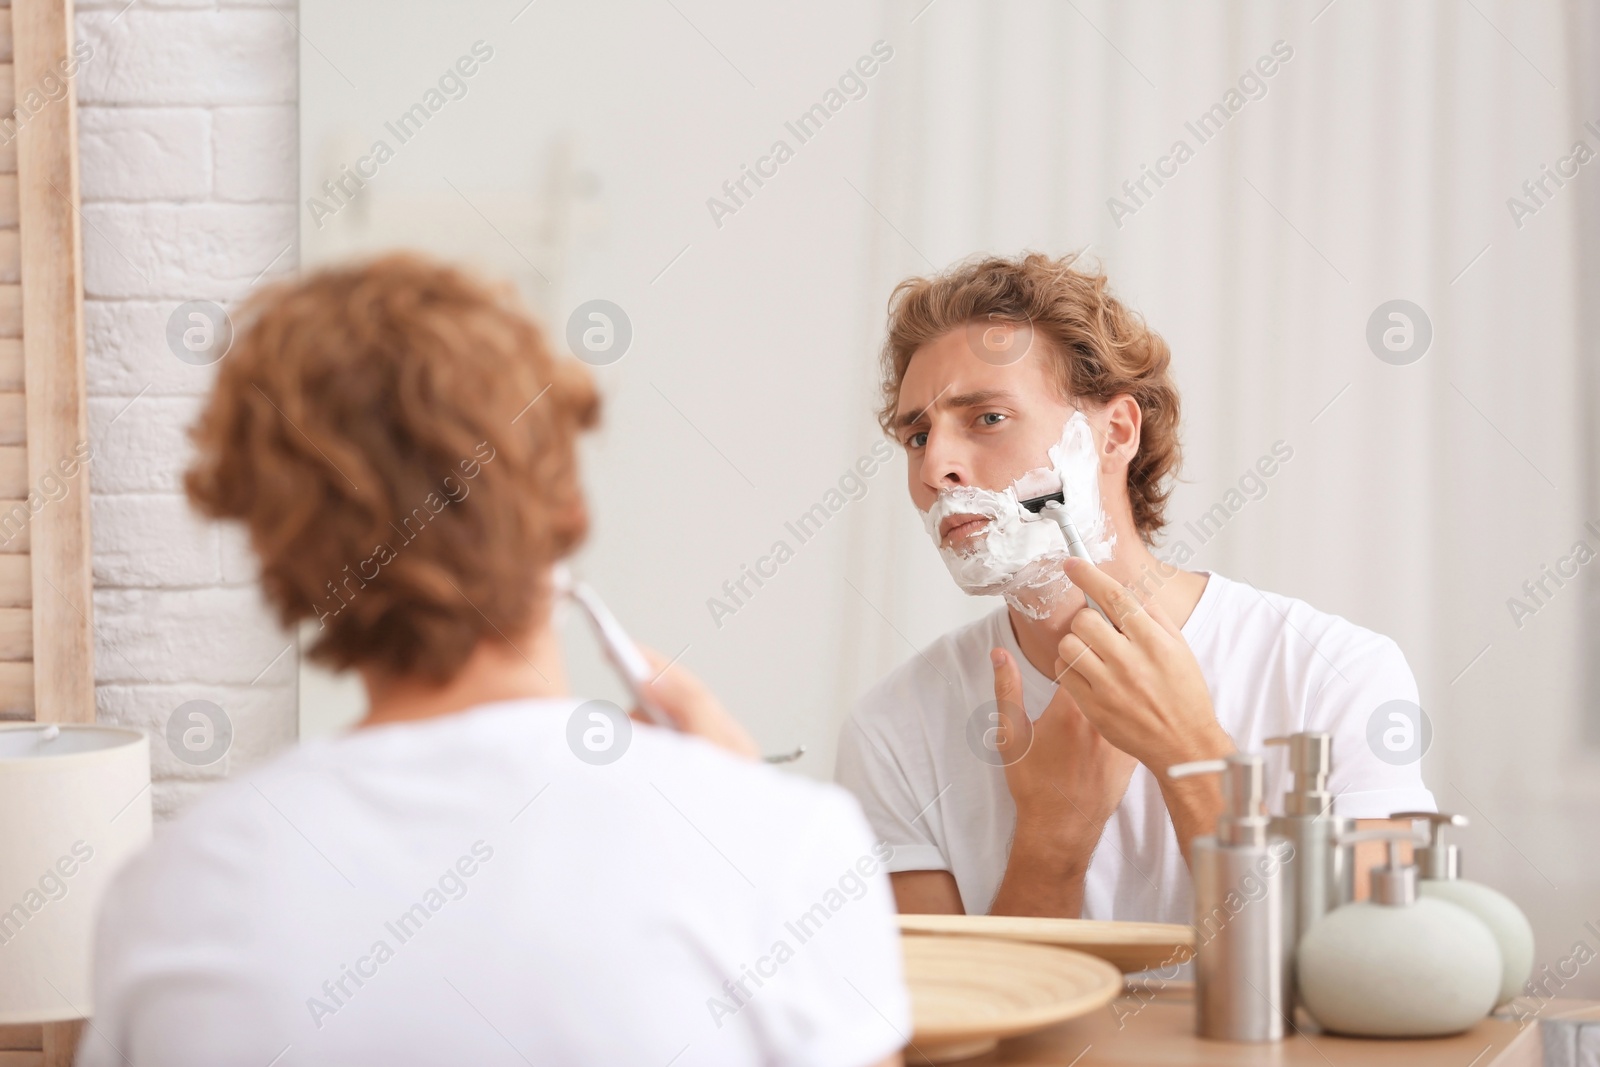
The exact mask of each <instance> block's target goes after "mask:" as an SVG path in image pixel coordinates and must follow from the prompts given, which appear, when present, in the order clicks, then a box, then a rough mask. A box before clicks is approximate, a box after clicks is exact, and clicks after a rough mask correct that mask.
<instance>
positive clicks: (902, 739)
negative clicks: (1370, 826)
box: [838, 255, 1434, 923]
mask: <svg viewBox="0 0 1600 1067" xmlns="http://www.w3.org/2000/svg"><path fill="white" fill-rule="evenodd" d="M1169 362H1170V354H1169V352H1168V349H1167V346H1166V343H1165V342H1164V341H1162V339H1161V338H1160V337H1159V336H1158V335H1157V334H1155V333H1154V332H1153V331H1151V330H1150V329H1149V328H1148V327H1147V326H1146V325H1145V324H1144V322H1143V321H1142V320H1141V319H1140V318H1139V317H1138V316H1137V315H1136V314H1134V313H1133V312H1131V311H1130V310H1129V309H1128V308H1126V307H1124V306H1123V305H1122V304H1121V303H1119V302H1118V301H1117V300H1116V299H1115V298H1114V297H1113V296H1111V294H1110V292H1109V291H1108V288H1107V283H1106V279H1105V277H1104V276H1103V275H1100V274H1091V273H1086V272H1084V271H1082V270H1080V269H1078V268H1077V267H1076V266H1075V264H1074V263H1073V261H1072V257H1068V258H1066V259H1062V260H1053V259H1050V258H1048V257H1045V256H1041V255H1030V256H1027V257H1025V258H1021V259H995V258H990V259H983V260H981V261H977V262H973V263H969V264H967V265H964V266H960V267H957V268H956V269H954V270H952V271H949V272H948V273H945V274H942V275H939V276H936V277H933V278H916V279H911V280H909V281H907V282H904V283H902V284H901V285H900V286H899V287H898V288H897V289H896V291H895V294H894V297H893V298H892V300H891V304H890V321H889V335H888V339H887V342H886V343H885V346H884V353H883V369H884V383H883V387H884V402H883V406H882V408H881V410H880V412H879V418H880V422H881V424H882V425H883V427H884V429H885V431H886V432H887V433H889V434H891V435H892V436H894V437H895V438H896V439H897V440H898V441H899V442H900V443H901V445H902V446H903V447H904V448H905V452H906V458H907V472H908V480H909V487H910V491H911V499H912V502H913V503H914V504H915V505H916V506H917V508H918V510H919V511H921V512H922V513H923V517H924V522H925V523H926V525H927V526H928V528H929V532H930V534H931V535H932V536H933V538H934V540H935V543H936V544H937V545H938V547H939V550H940V554H941V555H942V556H943V557H944V559H945V562H946V564H947V565H948V566H949V567H950V570H951V573H952V575H953V576H954V577H955V578H956V580H957V582H958V584H960V585H961V586H962V588H963V589H965V590H966V591H968V592H970V593H987V594H994V593H998V594H1001V595H1003V596H1004V597H1005V598H1006V605H1005V606H1004V607H1001V608H999V609H997V610H996V611H995V612H993V613H992V614H990V615H989V616H988V617H986V618H984V619H981V620H979V621H978V622H976V623H973V624H972V625H969V626H966V627H963V628H962V629H959V630H956V631H954V632H952V633H949V634H946V635H945V636H944V637H942V638H940V639H939V640H938V641H936V642H934V643H933V645H932V646H930V647H929V648H928V649H926V650H925V651H924V652H923V653H921V654H919V655H918V656H916V657H915V658H913V659H911V660H910V661H908V662H907V663H905V664H904V665H902V666H901V667H900V668H898V669H897V670H896V671H894V673H892V674H891V675H889V677H888V678H886V679H884V681H883V682H881V683H880V684H879V685H878V686H877V687H875V688H874V689H873V690H872V691H871V692H869V693H868V694H867V695H866V697H865V698H864V699H863V700H862V702H861V704H860V706H859V707H858V709H857V710H856V713H855V715H854V716H853V717H852V718H851V719H850V720H849V721H848V722H847V723H846V725H845V727H844V731H843V734H842V737H841V740H840V750H839V763H838V779H839V781H840V782H841V783H843V784H844V785H846V786H848V787H849V788H850V789H851V790H852V791H853V792H855V794H856V795H857V797H858V798H859V799H860V800H861V803H862V806H863V808H864V809H865V811H866V813H867V817H868V820H869V822H870V823H871V824H872V826H873V830H874V833H875V834H876V835H877V836H879V837H881V838H883V839H884V840H886V841H888V843H889V844H890V845H892V846H893V848H894V859H893V861H892V863H891V865H890V870H891V880H892V883H893V886H894V892H895V898H896V902H897V904H898V906H899V909H900V910H901V911H903V912H933V913H960V912H966V913H969V914H983V913H990V914H1007V915H1047V916H1069V917H1073V916H1076V917H1083V918H1091V919H1130V920H1150V921H1161V922H1179V923H1187V922H1189V921H1190V919H1191V906H1192V905H1191V900H1192V892H1191V883H1190V880H1189V872H1188V869H1187V866H1186V863H1187V859H1188V853H1189V845H1190V842H1191V841H1192V840H1193V839H1194V837H1195V836H1196V835H1204V834H1209V833H1211V832H1212V831H1213V829H1214V827H1215V824H1216V818H1217V814H1218V812H1219V811H1220V809H1221V804H1222V800H1221V792H1220V785H1219V783H1218V781H1217V780H1216V778H1215V777H1214V776H1201V777H1195V778H1186V779H1183V780H1174V779H1172V778H1169V777H1168V776H1167V775H1166V773H1165V771H1166V769H1167V768H1169V767H1171V766H1173V765H1175V764H1178V763H1183V762H1187V761H1190V760H1200V759H1210V758H1215V757H1220V756H1223V755H1226V754H1227V753H1229V752H1232V751H1235V750H1242V751H1250V752H1262V751H1266V750H1264V748H1263V742H1264V741H1265V740H1266V738H1268V737H1271V736H1274V735H1281V734H1288V733H1293V732H1296V731H1300V730H1320V731H1326V732H1328V733H1330V734H1332V735H1333V753H1334V767H1333V773H1332V776H1331V778H1330V782H1329V789H1330V791H1332V792H1333V793H1335V794H1336V795H1337V801H1336V805H1335V810H1336V813H1337V814H1339V815H1343V816H1349V817H1353V818H1356V819H1358V820H1373V819H1382V818H1384V817H1386V816H1387V815H1389V814H1390V813H1391V812H1394V811H1400V810H1405V809H1413V810H1433V808H1434V804H1433V797H1432V795H1431V794H1430V793H1429V792H1428V790H1427V789H1426V788H1425V787H1424V786H1423V784H1422V780H1421V776H1420V771H1419V769H1418V767H1417V766H1416V764H1415V763H1414V762H1413V763H1411V764H1409V765H1401V766H1396V765H1393V764H1391V763H1389V762H1386V761H1384V760H1382V759H1379V758H1378V756H1377V755H1376V754H1375V753H1374V751H1373V750H1372V749H1371V748H1370V747H1369V745H1368V743H1367V724H1368V721H1369V719H1370V718H1371V716H1372V715H1373V713H1374V712H1375V711H1376V710H1377V709H1378V708H1379V707H1380V706H1382V705H1384V704H1385V703H1386V702H1389V701H1393V700H1403V701H1409V702H1411V703H1412V704H1413V705H1414V704H1415V701H1416V699H1417V688H1416V682H1415V680H1414V679H1413V678H1412V675H1411V671H1410V669H1409V668H1408V667H1407V665H1406V662H1405V658H1404V656H1403V655H1402V654H1401V652H1400V650H1399V648H1398V646H1396V645H1395V643H1394V642H1393V641H1391V640H1389V639H1388V638H1386V637H1383V636H1381V635H1379V634H1375V633H1373V632H1371V631H1369V630H1365V629H1362V628H1361V627H1359V626H1356V625H1354V624H1352V623H1350V622H1347V621H1346V620H1344V619H1341V618H1338V617H1337V616H1332V615H1327V614H1324V613H1321V612H1318V611H1316V610H1315V609H1313V608H1311V607H1310V606H1309V605H1307V604H1305V603H1303V602H1301V601H1298V600H1293V599H1290V598H1288V597H1282V596H1277V595H1274V594H1271V593H1264V592H1261V591H1259V590H1256V589H1254V588H1253V587H1251V586H1248V585H1245V584H1243V583H1240V582H1235V581H1231V580H1229V579H1227V578H1224V577H1223V576H1221V575H1218V574H1207V573H1205V572H1195V573H1191V572H1188V571H1184V570H1181V569H1179V567H1177V566H1173V565H1171V564H1169V563H1166V562H1163V561H1161V560H1159V559H1157V558H1156V557H1155V555H1154V554H1152V552H1151V546H1152V544H1154V542H1155V540H1156V537H1157V535H1158V534H1159V533H1160V531H1161V529H1162V528H1163V526H1164V525H1165V522H1166V515H1165V507H1166V503H1167V496H1168V492H1169V488H1168V481H1169V478H1170V477H1171V476H1172V475H1173V474H1174V473H1175V472H1176V469H1177V466H1178V462H1179V454H1180V452H1179V445H1178V439H1177V427H1178V416H1179V400H1178V395H1177V391H1176V389H1175V388H1174V385H1173V382H1172V379H1171V376H1170V373H1169ZM1280 448H1281V446H1280ZM1288 455H1292V452H1289V453H1287V454H1285V453H1284V452H1281V451H1280V453H1279V454H1278V455H1277V457H1276V458H1275V459H1271V460H1269V462H1273V463H1276V462H1278V461H1281V460H1282V459H1286V458H1287V457H1288ZM1052 491H1060V492H1061V494H1062V497H1063V501H1062V503H1063V506H1064V510H1065V512H1066V514H1067V516H1068V517H1069V518H1070V519H1071V520H1072V521H1073V523H1074V525H1075V527H1076V529H1077V531H1078V533H1079V534H1080V535H1081V537H1082V540H1083V542H1084V546H1085V548H1086V549H1087V550H1088V552H1089V554H1090V555H1092V557H1093V559H1094V561H1095V563H1096V564H1098V566H1096V565H1092V564H1089V563H1085V562H1081V561H1079V560H1077V559H1071V558H1069V557H1068V555H1067V548H1066V540H1065V538H1064V535H1063V533H1062V532H1061V530H1060V528H1059V527H1058V526H1057V524H1056V523H1055V522H1053V521H1051V519H1050V518H1048V517H1046V516H1047V515H1048V512H1046V513H1044V514H1038V515H1036V514H1034V513H1033V512H1032V511H1031V510H1028V509H1025V508H1022V507H1021V506H1020V502H1021V501H1022V500H1025V499H1032V498H1036V497H1038V496H1044V495H1047V494H1049V493H1050V492H1052ZM1086 594H1087V597H1088V598H1089V599H1090V600H1092V601H1094V603H1095V604H1096V605H1097V607H1098V609H1100V610H1093V609H1091V610H1084V609H1085V607H1086V603H1085V595H1086ZM1100 611H1104V613H1105V614H1104V615H1103V616H1102V614H1100ZM1024 711H1025V712H1026V714H1023V712H1024ZM985 741H989V742H992V743H985ZM1287 780H1288V779H1287V775H1286V772H1285V769H1284V767H1283V762H1282V759H1281V757H1273V758H1272V759H1269V762H1268V776H1267V782H1268V799H1269V803H1270V804H1272V805H1273V806H1276V804H1277V803H1278V796H1279V794H1281V792H1282V790H1283V789H1284V787H1285V784H1286V782H1287ZM1361 865H1362V861H1361V860H1358V867H1359V866H1361ZM1358 888H1362V887H1358Z"/></svg>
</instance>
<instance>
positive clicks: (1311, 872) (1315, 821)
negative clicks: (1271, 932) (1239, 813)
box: [1266, 733, 1355, 948]
mask: <svg viewBox="0 0 1600 1067" xmlns="http://www.w3.org/2000/svg"><path fill="white" fill-rule="evenodd" d="M1266 743H1267V744H1269V745H1284V746H1286V747H1287V748H1288V750H1289V770H1290V771H1291V772H1292V773H1293V774H1294V783H1293V785H1292V786H1291V787H1290V788H1289V789H1287V790H1285V791H1284V794H1283V814H1282V815H1278V816H1274V817H1273V819H1272V822H1271V823H1270V824H1269V826H1268V832H1269V833H1273V834H1277V835H1278V836H1280V837H1283V838H1286V839H1288V841H1289V843H1290V844H1291V845H1293V846H1294V853H1293V855H1292V856H1290V858H1289V860H1288V870H1289V897H1288V899H1287V900H1286V901H1285V902H1284V907H1285V908H1286V909H1287V910H1288V912H1289V938H1290V946H1291V948H1292V947H1293V946H1294V945H1297V944H1299V943H1300V939H1301V938H1302V937H1304V936H1305V934H1306V931H1307V930H1309V929H1311V924H1312V923H1314V922H1316V921H1317V920H1318V919H1320V918H1322V916H1323V915H1324V914H1325V913H1326V912H1329V911H1332V910H1333V909H1334V908H1337V907H1338V906H1339V905H1341V904H1347V903H1349V902H1350V900H1351V899H1352V898H1353V897H1354V896H1355V892H1354V888H1355V885H1354V878H1353V877H1352V867H1353V865H1352V864H1351V863H1350V862H1349V855H1348V853H1347V852H1346V851H1345V850H1344V849H1342V848H1340V847H1339V844H1338V840H1337V838H1338V836H1339V834H1341V833H1345V832H1347V831H1349V830H1351V829H1352V828H1353V826H1352V823H1351V820H1349V819H1344V818H1339V817H1337V816H1335V815H1334V814H1333V794H1332V793H1329V792H1328V775H1329V774H1330V773H1331V772H1332V770H1333V738H1332V736H1331V735H1329V734H1325V733H1298V734H1290V735H1289V736H1288V737H1269V738H1267V741H1266Z"/></svg>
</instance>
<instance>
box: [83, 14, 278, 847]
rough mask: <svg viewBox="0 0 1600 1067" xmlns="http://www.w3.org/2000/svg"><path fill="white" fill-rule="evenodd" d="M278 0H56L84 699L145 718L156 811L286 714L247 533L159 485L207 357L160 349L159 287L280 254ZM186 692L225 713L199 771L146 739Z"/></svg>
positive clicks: (209, 280)
mask: <svg viewBox="0 0 1600 1067" xmlns="http://www.w3.org/2000/svg"><path fill="white" fill-rule="evenodd" d="M280 10H281V11H283V12H284V14H280ZM285 14H286V15H287V17H288V18H293V17H294V5H293V4H292V3H289V4H284V5H279V6H278V8H276V9H275V8H274V7H273V6H270V5H265V4H260V5H256V4H234V3H229V2H226V0H224V2H223V3H221V4H220V5H219V4H214V3H200V2H194V0H143V2H140V3H138V4H137V5H127V4H126V0H116V2H105V0H79V3H78V15H77V32H78V35H79V37H80V39H82V40H83V41H86V42H87V43H88V44H90V45H91V46H92V47H93V49H94V54H93V56H92V57H91V58H90V59H89V60H88V61H87V62H85V63H84V65H83V67H82V70H81V72H80V73H79V75H78V79H77V87H76V88H77V97H78V103H79V110H78V126H79V129H78V138H79V146H80V149H81V182H82V194H83V251H84V290H85V306H84V318H85V324H86V329H87V335H88V355H87V361H88V384H89V418H90V438H91V441H92V442H93V445H94V449H95V459H94V462H93V465H92V468H91V492H92V497H91V501H92V513H93V539H94V581H95V625H96V640H95V674H96V679H97V682H98V703H99V716H100V719H101V721H103V722H115V723H121V724H125V725H129V726H136V727H141V728H144V729H146V730H148V731H149V732H150V734H151V749H150V751H151V756H152V761H153V773H154V778H155V787H154V802H155V809H156V814H157V816H158V817H160V816H165V815H170V814H171V813H172V812H174V811H175V810H177V809H178V808H180V807H181V806H182V805H183V804H184V803H185V802H186V801H188V800H189V799H190V798H192V797H193V796H195V795H196V794H197V793H198V792H199V791H201V790H202V789H203V788H204V787H205V786H206V784H207V783H208V782H209V781H211V780H213V779H216V778H219V777H223V776H226V775H227V774H229V773H230V772H232V771H237V770H238V769H239V767H241V766H243V765H246V764H249V763H252V762H254V761H256V760H259V759H260V758H262V757H263V756H264V755H266V754H268V753H270V752H272V751H274V750H276V749H277V748H279V747H281V746H282V745H284V744H286V743H288V742H289V741H291V740H292V739H293V737H294V731H295V721H296V719H295V716H296V710H295V705H296V699H295V676H296V659H297V657H296V652H295V650H294V649H293V648H290V647H289V639H288V638H287V637H286V636H285V635H283V634H282V633H281V632H280V631H279V630H278V627H277V626H276V624H275V623H274V622H273V620H272V619H271V618H270V617H269V616H268V615H267V614H266V613H265V611H264V610H263V608H262V606H261V604H260V602H259V599H258V597H257V595H256V593H255V590H254V587H253V584H252V583H253V575H252V570H251V563H250V559H249V554H248V551H247V548H246V546H245V545H244V544H243V543H242V541H241V539H240V538H238V537H236V536H233V535H232V534H231V532H230V531H226V530H223V529H220V528H219V527H217V526H215V525H213V524H207V523H203V522H201V521H200V520H198V519H196V518H195V517H194V516H193V515H192V514H191V513H190V512H189V510H188V506H187V504H186V503H185V501H184V499H183V496H182V493H181V490H182V486H181V479H182V472H183V468H184V466H185V462H186V457H187V454H188V445H187V440H186V438H185V436H184V430H185V428H186V427H187V425H188V424H189V422H190V421H191V420H192V419H193V417H194V415H195V412H196V411H197V408H198V405H199V402H200V399H201V397H202V396H203V395H204V393H205V392H206V390H207V389H208V388H209V387H210V385H211V381H212V377H213V371H212V369H211V368H203V367H195V366H192V365H190V364H188V363H185V362H182V361H180V360H179V359H178V358H176V357H175V356H174V355H173V354H172V352H171V351H170V350H169V349H168V348H167V344H166V322H167V318H168V316H169V315H170V314H171V313H172V311H173V309H174V308H175V307H176V306H177V305H178V304H179V303H181V302H183V301H187V300H203V299H209V300H214V301H218V302H220V303H223V304H224V305H225V304H226V303H227V302H228V301H230V300H232V299H234V298H236V297H237V296H239V295H240V294H241V293H243V292H244V291H245V290H247V289H248V288H249V287H250V286H251V285H252V283H254V282H255V281H256V279H257V278H258V277H260V276H262V275H263V274H265V275H269V276H270V275H273V274H279V273H283V272H285V271H289V270H292V269H293V268H294V267H295V266H296V264H297V263H298V259H299V256H298V251H297V248H296V244H297V242H296V232H295V223H294V200H295V192H296V188H295V182H296V158H297V133H296V122H297V118H296V112H297V108H296V101H297V98H298V81H297V69H298V68H297V58H296V56H297V53H296V35H295V31H294V28H293V27H292V26H291V25H290V24H289V22H288V21H286V17H285ZM280 653H281V655H280ZM195 699H204V700H210V701H213V702H215V703H216V704H218V705H220V706H221V707H222V708H223V710H224V711H225V712H226V713H227V715H228V717H229V719H230V720H231V722H232V724H233V728H234V742H233V747H232V750H231V751H230V753H229V755H228V756H227V757H226V758H224V759H223V760H222V761H220V762H218V763H215V764H213V765H211V766H209V767H204V768H196V767H191V766H188V765H187V764H185V763H183V762H180V761H179V760H177V759H175V758H173V756H172V754H171V752H170V751H169V750H168V748H167V746H166V745H165V744H164V743H163V741H162V738H163V736H164V731H165V726H166V722H167V718H168V716H169V715H170V714H171V713H172V711H173V709H174V708H176V707H177V706H178V705H180V704H182V703H184V702H185V701H189V700H195Z"/></svg>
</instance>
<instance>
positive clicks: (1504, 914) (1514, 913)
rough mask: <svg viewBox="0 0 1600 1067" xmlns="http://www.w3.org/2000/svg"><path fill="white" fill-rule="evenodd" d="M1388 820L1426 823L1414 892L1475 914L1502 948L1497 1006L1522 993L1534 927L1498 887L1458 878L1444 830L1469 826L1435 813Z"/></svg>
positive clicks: (1456, 858)
mask: <svg viewBox="0 0 1600 1067" xmlns="http://www.w3.org/2000/svg"><path fill="white" fill-rule="evenodd" d="M1389 818H1391V819H1412V820H1414V821H1417V822H1426V823H1427V824H1428V840H1427V843H1426V844H1424V845H1421V846H1419V847H1418V848H1417V876H1418V878H1419V881H1418V882H1417V892H1419V893H1421V894H1422V895H1423V896H1425V897H1433V898H1435V899H1437V900H1448V901H1449V902H1450V903H1452V904H1456V905H1458V906H1460V907H1463V908H1466V909H1467V910H1468V911H1470V912H1472V914H1474V915H1476V916H1477V917H1478V919H1479V921H1480V922H1482V923H1483V925H1485V926H1487V927H1488V928H1489V932H1490V933H1491V934H1493V935H1494V939H1495V942H1496V943H1497V944H1498V945H1499V946H1500V967H1501V971H1500V998H1499V1000H1497V1001H1496V1002H1495V1007H1499V1006H1500V1005H1501V1004H1505V1003H1507V1002H1508V1001H1510V1000H1511V999H1512V998H1513V997H1515V996H1517V994H1519V993H1521V992H1522V986H1523V983H1524V982H1526V981H1527V980H1528V976H1529V975H1530V974H1532V973H1533V927H1532V926H1531V925H1530V924H1529V923H1528V917H1527V916H1526V915H1524V914H1523V913H1522V909H1521V908H1519V907H1517V906H1516V905H1515V904H1514V903H1512V901H1511V898H1510V897H1508V896H1506V895H1505V894H1504V893H1501V892H1500V891H1499V890H1498V889H1490V888H1489V887H1488V886H1486V885H1484V884H1482V883H1481V882H1469V881H1467V880H1466V879H1465V878H1462V877H1461V850H1460V849H1459V848H1457V847H1456V846H1455V845H1453V844H1451V843H1449V842H1448V841H1446V840H1445V834H1446V833H1447V830H1446V828H1447V827H1452V826H1465V825H1467V817H1466V816H1465V815H1446V814H1441V813H1439V812H1433V811H1401V812H1396V813H1395V814H1393V815H1391V816H1389Z"/></svg>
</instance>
